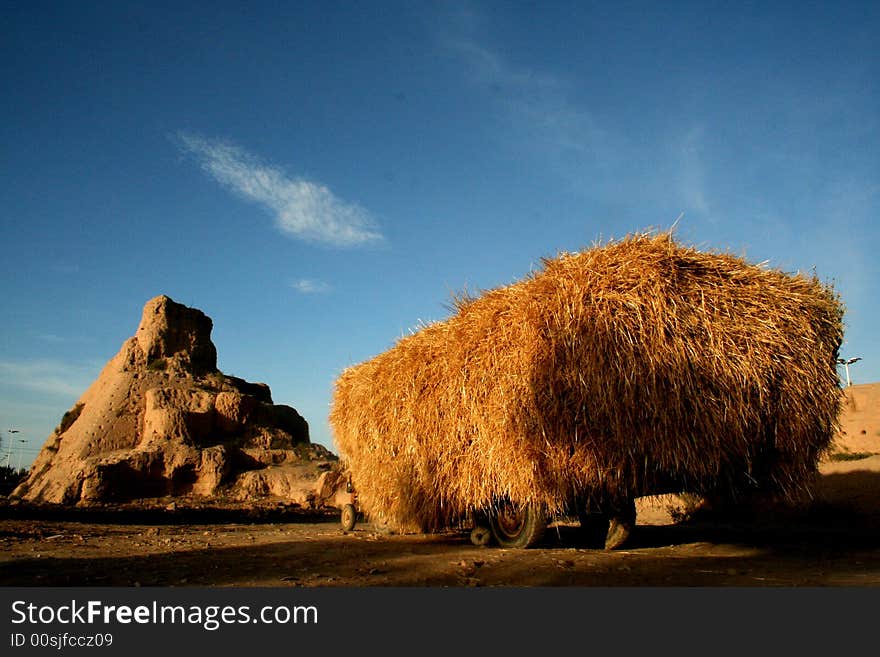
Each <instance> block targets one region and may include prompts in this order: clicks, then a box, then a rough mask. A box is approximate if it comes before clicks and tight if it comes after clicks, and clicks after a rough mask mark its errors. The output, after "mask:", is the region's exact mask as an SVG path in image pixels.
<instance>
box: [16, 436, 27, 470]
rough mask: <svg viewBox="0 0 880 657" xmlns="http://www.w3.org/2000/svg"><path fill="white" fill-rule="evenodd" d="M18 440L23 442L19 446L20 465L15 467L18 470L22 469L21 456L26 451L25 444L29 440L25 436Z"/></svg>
mask: <svg viewBox="0 0 880 657" xmlns="http://www.w3.org/2000/svg"><path fill="white" fill-rule="evenodd" d="M18 442H19V443H21V444H20V445H19V446H18V467H17V468H16V469H15V471H16V472H19V471H21V456H22V453H23V452H24V445H25V443H26V442H27V441H26V440H25V439H24V438H19V439H18Z"/></svg>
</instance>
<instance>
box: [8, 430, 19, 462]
mask: <svg viewBox="0 0 880 657" xmlns="http://www.w3.org/2000/svg"><path fill="white" fill-rule="evenodd" d="M6 431H7V432H8V433H10V434H13V433H21V432H20V431H19V430H18V429H7V430H6ZM13 442H14V441H13V440H12V436H9V445H8V446H7V448H6V467H7V468H11V467H12V443H13Z"/></svg>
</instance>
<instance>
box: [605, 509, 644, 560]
mask: <svg viewBox="0 0 880 657" xmlns="http://www.w3.org/2000/svg"><path fill="white" fill-rule="evenodd" d="M635 527H636V501H635V500H633V499H629V500H626V501H625V502H624V503H623V504H621V505H620V508H618V509H616V510H615V511H614V512H613V514H612V516H611V522H610V523H609V525H608V535H607V536H606V537H605V549H606V550H616V549H617V548H619V547H622V546H623V545H624V544H625V543H626V542H627V540H629V537H630V534H632V532H633V530H634V529H635Z"/></svg>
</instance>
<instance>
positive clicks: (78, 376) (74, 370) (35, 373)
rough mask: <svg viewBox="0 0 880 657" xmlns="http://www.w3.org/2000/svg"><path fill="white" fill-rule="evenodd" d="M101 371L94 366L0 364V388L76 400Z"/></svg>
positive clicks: (41, 362) (50, 362)
mask: <svg viewBox="0 0 880 657" xmlns="http://www.w3.org/2000/svg"><path fill="white" fill-rule="evenodd" d="M99 371H100V366H99V365H96V364H95V363H69V362H64V361H58V360H23V361H8V360H6V361H0V385H2V386H3V387H5V388H19V389H25V390H27V391H31V392H38V393H42V394H46V395H57V396H64V397H74V398H76V397H79V396H80V395H81V394H82V393H83V392H85V390H86V388H88V386H89V385H90V384H91V383H92V381H93V380H94V379H95V377H96V376H97V374H98V372H99Z"/></svg>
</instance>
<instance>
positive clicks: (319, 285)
mask: <svg viewBox="0 0 880 657" xmlns="http://www.w3.org/2000/svg"><path fill="white" fill-rule="evenodd" d="M290 287H292V288H293V289H294V290H296V291H297V292H300V293H301V294H326V293H327V292H329V291H330V289H331V288H330V285H329V283H325V282H324V281H318V280H315V279H313V278H300V279H299V280H296V281H293V282H292V283H291V284H290Z"/></svg>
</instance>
